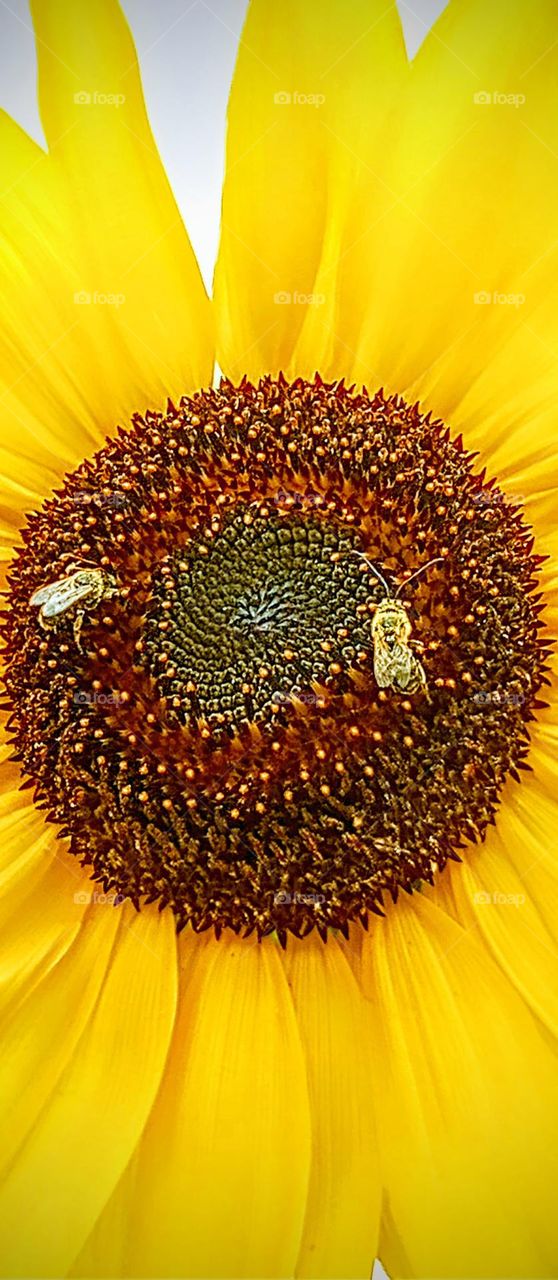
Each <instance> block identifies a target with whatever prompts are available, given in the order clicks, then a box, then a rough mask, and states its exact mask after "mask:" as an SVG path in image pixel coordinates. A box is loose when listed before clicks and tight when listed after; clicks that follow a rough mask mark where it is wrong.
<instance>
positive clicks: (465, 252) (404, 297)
mask: <svg viewBox="0 0 558 1280" xmlns="http://www.w3.org/2000/svg"><path fill="white" fill-rule="evenodd" d="M557 56H558V53H557V50H556V47H555V11H554V7H553V5H552V4H551V3H550V2H549V0H535V3H533V4H527V3H526V2H525V0H510V3H509V4H507V5H506V6H505V7H502V6H498V5H494V6H491V7H490V8H489V10H487V7H486V5H485V4H484V3H482V0H453V2H452V3H451V4H450V5H449V6H448V7H447V8H446V9H445V11H444V12H443V13H442V15H441V17H440V18H439V20H438V22H437V23H436V25H435V27H434V29H433V31H432V32H431V33H430V34H429V36H428V37H427V38H426V40H425V42H424V45H423V46H422V48H421V50H420V52H419V54H418V55H417V58H416V60H415V63H414V65H413V70H412V76H411V77H410V79H409V83H408V87H407V90H406V95H405V98H404V99H403V100H402V103H401V111H400V116H399V121H398V129H399V130H400V132H399V136H398V143H397V157H396V160H395V162H394V164H393V167H392V172H391V177H390V185H391V187H392V195H393V206H392V208H391V210H390V211H389V213H388V214H387V216H386V218H385V219H384V220H383V221H382V222H381V223H380V224H377V225H376V227H375V228H374V229H373V233H372V234H373V235H374V240H375V246H376V251H375V255H374V274H373V278H372V280H371V281H370V282H369V283H370V284H371V286H372V300H373V304H372V305H371V306H370V307H369V308H368V312H367V316H366V322H365V323H364V324H363V325H362V326H360V328H359V330H358V331H356V332H355V338H356V343H357V347H356V349H357V353H358V356H359V357H360V359H361V360H362V361H363V362H367V361H368V362H369V363H370V364H371V365H372V366H374V365H376V364H377V363H378V362H380V363H381V365H382V367H383V369H384V371H385V378H386V380H387V381H388V383H389V385H390V387H392V388H393V389H395V390H398V391H402V392H406V393H407V394H409V395H411V396H413V397H414V396H415V395H420V396H421V397H424V396H428V398H429V400H430V401H431V402H432V403H433V404H434V405H435V407H436V409H437V411H438V412H440V413H442V414H444V415H446V416H447V415H450V416H451V415H452V413H454V411H455V409H456V408H457V406H458V405H459V404H460V401H461V400H462V399H463V397H464V396H465V394H466V392H467V391H468V389H469V387H470V386H471V384H473V386H474V385H475V383H476V379H477V378H478V377H479V375H480V377H481V379H482V374H483V371H484V370H485V369H486V367H487V366H488V365H489V362H490V360H491V359H492V357H493V356H494V355H495V354H496V353H497V352H498V351H499V349H500V348H501V347H502V346H503V345H505V344H506V343H507V342H508V341H509V340H510V338H511V337H512V336H513V335H514V334H515V333H516V332H517V331H519V330H523V331H524V337H525V341H526V347H527V350H528V351H529V349H530V346H531V337H530V335H529V332H528V318H529V315H530V314H531V312H532V311H534V310H536V308H537V307H538V305H539V304H540V303H541V300H544V299H545V298H546V296H547V293H548V273H549V271H552V270H553V269H554V270H555V269H556V263H555V261H554V260H553V251H554V249H555V239H556V235H555V225H554V216H553V213H552V208H553V205H554V201H555V197H556V191H557V184H558V170H557V167H556V159H555V156H553V155H552V154H551V152H552V149H553V146H555V143H556V138H555V134H556V128H555V123H554V117H555V112H553V110H552V107H551V103H552V101H553V100H554V98H555V85H556V60H557ZM534 68H536V71H535V72H534V74H531V72H532V71H533V69H534ZM360 252H361V246H360V245H358V246H355V249H354V253H355V254H358V253H360ZM541 256H543V257H546V270H545V271H542V270H539V271H537V270H536V267H537V264H539V263H540V258H541ZM527 273H530V274H529V283H528V284H527V283H526V275H527ZM367 283H368V280H367ZM520 295H521V296H520ZM523 295H525V296H524V297H523ZM347 322H349V317H347ZM509 373H510V377H511V385H513V388H514V391H516V392H517V393H518V394H519V395H521V393H522V391H523V389H524V387H525V384H526V382H529V381H530V370H529V368H528V367H525V366H521V365H518V364H517V362H516V363H515V365H514V364H513V363H512V364H511V365H510V368H509ZM489 379H490V374H489V373H488V375H487V380H488V381H489ZM511 385H510V387H509V388H508V400H509V399H511ZM493 404H494V401H493Z"/></svg>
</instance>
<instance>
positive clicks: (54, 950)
mask: <svg viewBox="0 0 558 1280" xmlns="http://www.w3.org/2000/svg"><path fill="white" fill-rule="evenodd" d="M4 800H5V797H2V800H1V801H0V842H1V844H2V860H3V861H4V860H5V861H6V864H7V865H6V867H5V869H4V870H3V871H2V872H1V873H0V930H1V933H2V958H1V962H0V1012H3V1011H4V1010H5V1008H6V1007H7V1006H8V1005H9V1004H13V1003H14V1002H15V1001H16V1000H19V999H20V998H21V996H22V993H23V994H24V995H25V996H27V995H28V994H29V992H30V990H31V988H32V986H34V985H35V984H36V983H37V982H39V981H41V980H42V978H43V977H44V975H45V974H46V973H47V972H48V971H49V970H50V969H51V968H52V967H53V966H54V965H55V964H57V963H58V961H59V959H60V958H61V956H62V955H64V954H65V952H66V951H67V950H68V948H69V947H70V946H71V944H72V942H73V941H74V939H75V938H76V936H77V933H78V932H79V929H80V927H81V924H82V920H83V916H84V913H85V911H86V910H87V904H88V902H89V900H90V894H91V886H90V884H89V880H88V877H87V874H86V872H85V871H84V869H83V868H82V867H80V866H79V864H78V862H77V860H76V859H75V858H72V857H71V856H70V855H69V854H67V853H66V852H65V851H64V849H63V845H62V843H61V842H59V841H57V840H56V838H55V832H54V829H53V828H52V827H50V828H48V827H45V826H44V824H43V823H42V822H40V815H39V814H36V813H34V812H33V810H32V809H31V808H29V806H26V807H17V806H16V804H15V803H14V800H15V797H14V798H13V799H12V798H10V806H9V808H8V811H7V812H5V805H4Z"/></svg>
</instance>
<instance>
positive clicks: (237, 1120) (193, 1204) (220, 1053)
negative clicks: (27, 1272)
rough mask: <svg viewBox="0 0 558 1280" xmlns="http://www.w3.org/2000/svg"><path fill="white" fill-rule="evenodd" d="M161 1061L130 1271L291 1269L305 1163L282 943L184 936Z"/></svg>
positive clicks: (299, 1075) (278, 1272) (301, 1086)
mask: <svg viewBox="0 0 558 1280" xmlns="http://www.w3.org/2000/svg"><path fill="white" fill-rule="evenodd" d="M185 945H186V947H187V949H188V952H187V964H186V967H185V970H184V987H183V990H182V994H181V1004H180V1015H179V1019H178V1023H177V1028H176V1033H175V1036H174V1041H173V1047H172V1052H171V1055H170V1058H169V1063H168V1069H167V1072H166V1075H165V1078H164V1080H163V1084H162V1088H161V1092H160V1096H159V1098H158V1101H157V1104H156V1106H155V1108H154V1110H153V1113H152V1116H151V1119H150V1121H149V1125H148V1128H147V1132H146V1135H145V1139H144V1141H143V1143H142V1147H141V1151H140V1158H139V1160H138V1163H137V1167H136V1170H135V1174H134V1177H135V1181H134V1194H133V1206H132V1210H131V1216H130V1219H129V1220H128V1222H127V1223H126V1227H127V1231H128V1240H127V1247H126V1249H125V1270H124V1274H125V1275H129V1276H153V1275H157V1276H161V1277H163V1276H168V1277H170V1276H177V1275H181V1276H197V1277H203V1276H206V1277H221V1278H223V1277H232V1276H235V1277H236V1276H239V1277H240V1276H246V1277H250V1276H252V1277H261V1276H266V1277H272V1276H287V1275H293V1273H294V1267H295V1264H296V1259H297V1255H298V1251H299V1247H300V1240H301V1234H302V1229H303V1223H304V1212H305V1206H306V1194H307V1184H308V1175H309V1164H310V1132H309V1115H308V1095H307V1088H306V1077H305V1069H304V1058H303V1053H302V1047H301V1043H300V1038H299V1034H298V1029H297V1025H296V1020H295V1015H294V1010H293V1006H292V1002H291V998H290V994H289V989H288V986H287V982H286V978H285V973H284V970H283V967H282V964H281V959H280V956H279V947H278V944H273V943H269V942H268V943H266V944H258V943H257V942H252V941H249V942H248V941H241V940H239V939H234V938H232V937H223V938H221V940H220V941H219V943H217V942H216V941H215V939H214V938H211V939H210V940H209V941H203V942H202V941H201V940H200V939H195V938H193V939H192V938H189V939H187V940H186V942H185Z"/></svg>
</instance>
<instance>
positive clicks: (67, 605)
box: [30, 573, 91, 618]
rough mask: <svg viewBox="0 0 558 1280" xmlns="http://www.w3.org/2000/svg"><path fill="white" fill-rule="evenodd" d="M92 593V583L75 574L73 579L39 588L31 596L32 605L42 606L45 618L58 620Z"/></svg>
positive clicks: (59, 580) (79, 574) (60, 580)
mask: <svg viewBox="0 0 558 1280" xmlns="http://www.w3.org/2000/svg"><path fill="white" fill-rule="evenodd" d="M90 592H91V583H90V582H89V581H88V579H87V578H85V580H84V575H83V574H81V573H75V574H74V575H73V577H71V578H59V579H58V581H57V582H49V583H48V584H47V586H46V587H39V590H38V591H35V592H34V593H33V595H32V596H31V600H30V604H32V605H34V606H35V607H39V606H42V613H43V617H45V618H56V617H57V615H58V614H59V613H65V612H66V610H67V609H71V608H72V606H73V605H74V604H77V603H78V601H79V600H84V599H86V597H87V596H88V595H89V594H90Z"/></svg>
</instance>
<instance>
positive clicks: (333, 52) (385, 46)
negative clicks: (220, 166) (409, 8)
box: [214, 0, 406, 378]
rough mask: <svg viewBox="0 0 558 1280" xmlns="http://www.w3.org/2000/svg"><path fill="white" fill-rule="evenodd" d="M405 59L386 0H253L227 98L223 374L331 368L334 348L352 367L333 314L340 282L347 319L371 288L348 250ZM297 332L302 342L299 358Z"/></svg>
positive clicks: (221, 262)
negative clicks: (304, 0)
mask: <svg viewBox="0 0 558 1280" xmlns="http://www.w3.org/2000/svg"><path fill="white" fill-rule="evenodd" d="M405 71H406V57H405V52H404V44H403V38H402V34H401V28H400V24H399V19H398V15H397V9H396V6H395V4H394V3H392V4H383V3H381V2H380V0H372V3H371V0H357V2H355V0H353V3H352V4H350V5H346V4H342V3H339V0H331V3H328V4H327V5H323V4H318V3H316V2H315V0H312V2H311V3H308V4H305V5H300V4H297V3H296V2H295V0H289V3H288V4H287V5H286V6H285V5H282V6H280V7H278V6H276V5H273V4H270V3H269V0H254V3H253V4H252V5H251V6H250V9H249V12H248V17H247V21H246V26H245V29H244V32H243V36H242V40H241V44H240V52H239V58H238V66H237V70H236V74H235V78H234V82H233V89H232V96H231V102H230V108H229V132H228V146H227V170H226V178H225V186H224V193H223V216H222V235H221V247H220V252H219V259H218V263H217V269H216V276H215V291H214V295H215V303H216V308H217V317H218V320H217V322H218V331H219V337H218V359H219V363H220V365H221V367H222V368H223V369H224V371H225V372H226V373H227V374H229V375H230V376H234V377H241V376H242V374H243V373H248V374H249V375H250V376H251V377H253V378H254V377H257V376H259V375H260V374H261V373H264V372H270V373H276V372H277V371H278V370H279V369H281V368H282V369H285V370H289V371H291V372H303V371H306V372H310V373H312V372H313V371H314V369H315V368H316V367H320V368H322V370H323V368H324V367H326V368H329V364H330V361H331V358H332V357H331V355H330V353H331V351H335V352H336V353H337V357H338V361H337V362H338V363H339V359H340V360H341V361H342V360H343V357H348V359H346V360H345V366H344V368H345V370H347V369H348V368H350V367H351V361H352V352H351V350H350V344H351V343H352V344H353V346H354V333H352V332H351V333H349V332H345V330H344V327H343V317H341V319H339V317H338V311H339V307H340V295H341V294H342V296H343V299H344V304H345V305H348V306H350V308H351V315H352V316H353V317H354V324H355V327H356V326H357V325H358V323H359V320H360V318H361V317H362V312H363V307H364V305H365V303H367V302H368V298H367V292H366V283H365V282H364V281H363V280H362V279H361V278H358V277H357V280H356V288H355V287H354V286H355V279H354V264H352V265H351V267H350V268H349V269H348V270H346V268H347V263H346V261H345V257H344V254H345V249H346V247H347V243H348V241H350V239H351V236H352V238H353V239H354V238H355V237H357V236H359V235H361V234H362V230H363V228H364V227H365V226H366V225H367V223H368V222H369V221H370V220H371V219H372V218H373V217H378V216H379V212H380V211H381V210H383V209H385V207H386V189H385V186H384V184H383V183H382V181H381V178H380V179H377V178H376V175H375V172H373V171H374V170H375V169H376V168H378V169H381V170H383V168H384V166H385V165H386V164H387V163H388V159H387V157H388V156H389V154H390V149H391V145H390V121H389V119H388V118H387V116H388V111H389V108H390V105H391V103H392V102H393V100H394V98H396V96H397V94H398V92H399V87H400V79H401V76H402V75H403V74H404V72H405ZM388 194H389V193H388ZM350 219H352V223H351V226H350V229H349V228H348V226H347V223H348V221H349V220H350ZM358 272H360V264H359V267H358ZM307 328H309V329H311V339H309V340H308V341H306V340H305V337H304V335H305V332H306V330H307ZM300 343H302V344H303V346H304V352H305V355H304V357H302V356H301V357H300V358H295V355H294V352H295V348H296V347H297V344H300ZM346 344H349V345H346ZM303 364H304V365H305V366H307V367H306V368H305V369H303Z"/></svg>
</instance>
